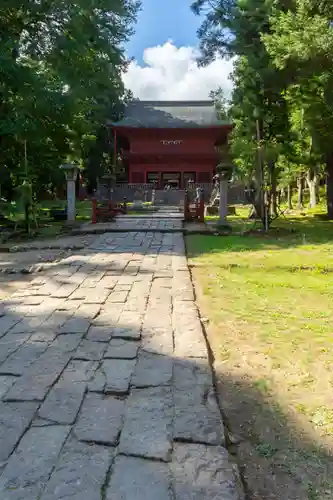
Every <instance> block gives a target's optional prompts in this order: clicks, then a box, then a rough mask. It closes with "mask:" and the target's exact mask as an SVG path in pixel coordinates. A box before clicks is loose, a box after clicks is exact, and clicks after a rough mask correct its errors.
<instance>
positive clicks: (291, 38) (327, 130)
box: [263, 0, 333, 219]
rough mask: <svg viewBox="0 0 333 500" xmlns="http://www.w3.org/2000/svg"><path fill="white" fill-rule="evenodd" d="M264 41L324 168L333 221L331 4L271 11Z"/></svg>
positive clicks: (305, 3)
mask: <svg viewBox="0 0 333 500" xmlns="http://www.w3.org/2000/svg"><path fill="white" fill-rule="evenodd" d="M270 22H271V26H272V28H271V33H270V34H268V35H266V36H263V41H264V43H265V46H266V47H267V50H268V51H269V54H270V55H271V57H272V59H273V61H274V64H275V65H276V67H277V68H282V69H284V70H285V71H287V72H288V73H289V74H290V75H292V78H293V82H292V85H291V87H292V88H293V90H295V89H296V95H297V96H298V97H299V96H301V100H302V107H303V109H304V120H305V122H306V123H307V125H308V127H309V131H310V134H311V137H312V138H313V147H314V149H315V150H317V151H318V152H319V153H320V155H321V157H322V160H323V161H324V162H325V164H326V175H327V214H328V217H329V218H330V219H333V146H332V144H333V132H332V130H333V26H332V22H333V4H332V2H318V1H316V0H297V2H295V3H294V4H291V5H290V9H289V10H285V11H283V10H281V9H277V8H275V9H274V10H273V11H272V14H271V19H270Z"/></svg>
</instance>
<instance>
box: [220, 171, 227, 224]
mask: <svg viewBox="0 0 333 500" xmlns="http://www.w3.org/2000/svg"><path fill="white" fill-rule="evenodd" d="M227 215H228V180H227V179H226V178H225V177H224V176H222V175H221V176H220V209H219V216H220V218H219V224H220V225H221V226H225V225H226V224H227Z"/></svg>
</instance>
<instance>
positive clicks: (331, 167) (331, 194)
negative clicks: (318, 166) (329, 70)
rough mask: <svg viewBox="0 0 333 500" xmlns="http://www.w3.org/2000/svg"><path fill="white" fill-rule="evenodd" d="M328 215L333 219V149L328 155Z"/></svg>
mask: <svg viewBox="0 0 333 500" xmlns="http://www.w3.org/2000/svg"><path fill="white" fill-rule="evenodd" d="M326 198H327V217H328V219H329V220H333V151H332V152H331V153H329V154H328V155H327V157H326Z"/></svg>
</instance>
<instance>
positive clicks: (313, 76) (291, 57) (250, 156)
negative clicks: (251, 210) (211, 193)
mask: <svg viewBox="0 0 333 500" xmlns="http://www.w3.org/2000/svg"><path fill="white" fill-rule="evenodd" d="M192 8H193V10H194V12H195V13H197V14H201V15H203V16H204V21H203V23H202V26H201V28H200V29H199V32H198V35H199V38H200V48H201V58H200V63H201V64H207V63H208V62H210V61H211V60H212V59H214V58H215V57H216V56H217V55H222V56H229V57H234V61H235V62H234V71H233V74H232V80H233V83H234V91H233V95H232V103H231V109H230V116H231V117H232V120H233V125H234V127H233V132H232V136H231V151H232V155H233V157H234V162H235V164H236V165H237V168H238V171H239V172H240V174H241V175H242V177H243V178H245V179H248V180H250V179H251V178H255V179H256V181H257V185H258V186H264V185H266V186H269V190H270V191H271V193H270V194H271V195H272V196H273V197H274V196H275V192H276V188H277V186H279V185H282V186H285V185H286V184H290V183H294V182H295V181H296V179H300V178H304V179H306V182H307V183H308V185H309V188H310V189H312V195H313V196H314V197H316V195H315V186H316V185H317V184H318V180H319V178H320V176H322V175H323V168H322V164H323V163H324V162H325V161H326V164H327V168H326V171H327V174H328V181H327V185H328V198H330V197H331V202H328V212H329V215H331V216H332V217H333V146H332V144H333V141H332V130H333V25H332V19H333V4H332V5H329V4H328V2H317V1H316V0H296V1H295V2H293V1H290V0H268V1H266V2H263V1H262V0H196V1H195V2H194V3H193V5H192ZM262 171H263V173H264V177H263V179H262ZM262 180H264V183H262ZM330 193H331V194H330ZM313 196H312V202H313Z"/></svg>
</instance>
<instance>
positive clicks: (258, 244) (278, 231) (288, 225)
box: [189, 217, 333, 257]
mask: <svg viewBox="0 0 333 500" xmlns="http://www.w3.org/2000/svg"><path fill="white" fill-rule="evenodd" d="M251 227H253V229H252V230H251ZM251 227H250V228H249V227H248V230H249V232H245V233H244V234H243V235H237V234H235V235H230V236H193V237H191V238H192V241H191V248H190V253H189V257H197V256H200V255H201V254H203V253H207V254H209V253H210V254H214V253H220V252H246V251H252V252H253V251H260V250H265V249H267V250H269V249H281V250H283V249H293V248H295V249H299V248H301V247H304V246H307V245H318V246H320V245H325V244H327V243H331V242H332V241H333V222H323V221H320V220H316V219H314V218H313V217H308V218H304V219H302V220H301V221H300V219H299V218H291V217H290V218H288V219H287V220H280V221H277V222H276V223H275V224H274V225H273V226H272V227H271V228H270V230H269V232H268V233H264V232H263V231H262V228H261V227H260V225H259V224H258V225H257V226H256V228H254V226H253V225H251Z"/></svg>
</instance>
